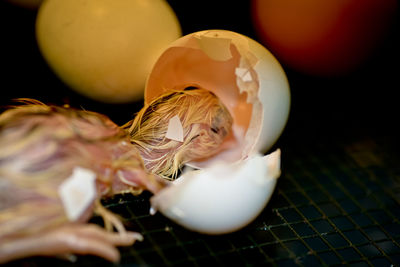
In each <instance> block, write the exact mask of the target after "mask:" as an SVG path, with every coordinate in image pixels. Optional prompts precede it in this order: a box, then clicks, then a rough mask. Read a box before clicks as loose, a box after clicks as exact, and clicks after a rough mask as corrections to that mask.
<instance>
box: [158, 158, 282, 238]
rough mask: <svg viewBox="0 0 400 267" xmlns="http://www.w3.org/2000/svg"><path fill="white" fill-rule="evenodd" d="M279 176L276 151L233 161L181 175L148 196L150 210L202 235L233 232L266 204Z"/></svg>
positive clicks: (250, 219) (258, 212)
mask: <svg viewBox="0 0 400 267" xmlns="http://www.w3.org/2000/svg"><path fill="white" fill-rule="evenodd" d="M279 175H280V150H277V151H276V152H274V153H272V154H270V155H268V156H265V157H262V156H259V155H253V156H252V157H250V158H248V159H246V160H244V161H241V162H237V163H233V164H226V163H219V164H214V165H213V166H211V167H210V168H206V169H202V170H198V171H190V172H188V173H185V174H183V176H181V177H180V178H179V179H178V180H176V181H175V182H174V183H173V184H172V185H171V186H169V187H167V188H166V189H163V190H162V191H161V192H159V193H158V194H157V195H155V196H153V197H152V198H151V204H152V207H153V209H155V210H159V211H160V212H161V213H162V214H163V215H165V216H166V217H168V218H170V219H171V220H173V221H175V222H176V223H178V224H180V225H182V226H184V227H186V228H188V229H190V230H193V231H197V232H201V233H206V234H225V233H229V232H233V231H236V230H238V229H240V228H242V227H244V226H246V225H247V224H249V223H250V222H251V221H253V220H254V219H255V218H256V217H257V216H258V215H259V214H260V212H261V211H262V210H263V209H264V207H265V206H266V204H267V203H268V201H269V199H270V197H271V195H272V193H273V191H274V188H275V185H276V181H277V179H276V178H278V177H279Z"/></svg>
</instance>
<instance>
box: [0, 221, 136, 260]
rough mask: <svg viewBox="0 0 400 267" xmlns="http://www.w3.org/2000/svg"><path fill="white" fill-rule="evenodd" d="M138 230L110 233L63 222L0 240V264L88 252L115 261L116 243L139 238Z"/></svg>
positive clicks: (91, 225)
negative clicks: (49, 228)
mask: <svg viewBox="0 0 400 267" xmlns="http://www.w3.org/2000/svg"><path fill="white" fill-rule="evenodd" d="M142 239H143V237H142V236H141V235H140V234H139V233H134V232H126V233H124V234H120V233H110V232H107V231H104V229H102V228H101V227H99V226H97V225H94V224H83V225H82V224H77V225H66V226H63V227H60V228H56V229H53V230H50V231H46V232H43V233H38V234H36V235H33V236H28V237H24V238H19V239H13V240H9V241H8V240H6V241H5V242H4V243H3V244H1V243H0V263H5V262H8V261H11V260H15V259H18V258H22V257H29V256H56V255H62V254H64V255H65V254H83V255H85V254H91V255H95V256H99V257H102V258H104V259H106V260H109V261H113V262H117V261H119V259H120V254H119V251H118V250H117V249H116V248H115V246H129V245H132V244H133V243H134V242H135V241H136V240H140V241H141V240H142Z"/></svg>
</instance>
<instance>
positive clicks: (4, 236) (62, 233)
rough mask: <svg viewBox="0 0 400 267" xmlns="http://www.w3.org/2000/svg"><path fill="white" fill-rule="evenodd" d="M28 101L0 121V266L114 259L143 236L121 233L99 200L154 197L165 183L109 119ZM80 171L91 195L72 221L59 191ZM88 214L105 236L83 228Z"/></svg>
mask: <svg viewBox="0 0 400 267" xmlns="http://www.w3.org/2000/svg"><path fill="white" fill-rule="evenodd" d="M26 102H27V103H26V105H22V106H19V107H16V108H13V109H10V110H7V111H5V112H4V113H3V114H1V115H0V263H4V262H7V261H10V260H13V259H17V258H21V257H27V256H33V255H59V254H70V253H77V254H93V255H97V256H100V257H103V258H105V259H108V260H110V261H118V259H119V252H118V250H117V249H116V248H115V246H119V245H124V246H126V245H131V244H133V243H134V242H135V240H137V239H139V240H140V239H141V238H142V237H141V235H140V234H138V233H133V232H128V231H126V230H125V228H124V226H123V225H122V223H121V221H120V219H119V218H118V217H117V216H116V215H114V214H112V213H111V212H110V211H108V210H106V209H105V208H104V207H102V205H101V204H100V201H99V199H100V198H101V197H104V196H111V195H114V194H118V193H121V192H132V193H140V192H141V191H142V190H143V189H148V190H150V191H152V192H153V193H156V192H158V191H159V190H160V189H161V188H162V187H163V183H162V182H161V181H160V180H159V179H158V178H157V177H156V176H154V175H152V174H149V173H148V172H147V171H146V169H145V167H144V165H143V161H142V159H141V157H140V154H139V152H138V150H137V149H136V147H135V146H134V145H132V144H131V143H130V139H129V136H128V135H127V134H126V131H124V130H122V129H121V128H119V127H118V126H117V125H115V124H114V123H113V122H111V121H110V120H109V119H108V118H107V117H105V116H103V115H100V114H97V113H93V112H86V111H80V110H74V109H66V108H62V107H55V106H47V105H44V104H42V103H40V102H36V101H31V100H26ZM77 167H80V168H83V169H86V170H90V172H92V173H94V174H95V177H96V179H95V185H94V187H95V192H96V195H95V198H94V199H93V200H92V201H91V203H90V205H89V206H88V207H87V208H85V210H84V211H83V212H82V213H81V214H80V215H79V216H78V217H77V218H76V219H75V220H71V219H70V218H68V216H67V215H66V210H65V206H64V205H63V202H62V199H61V197H60V195H59V193H58V189H59V188H60V185H61V184H62V183H63V182H64V181H65V180H66V179H68V178H69V177H71V175H72V173H73V172H74V170H75V169H76V168H77ZM93 212H95V213H98V214H99V215H101V216H102V217H103V219H104V222H105V227H106V228H107V230H108V231H105V230H104V229H102V228H101V227H99V226H96V225H94V224H87V221H88V219H89V218H90V217H91V215H92V214H93ZM113 228H115V229H116V230H117V231H118V233H115V232H113Z"/></svg>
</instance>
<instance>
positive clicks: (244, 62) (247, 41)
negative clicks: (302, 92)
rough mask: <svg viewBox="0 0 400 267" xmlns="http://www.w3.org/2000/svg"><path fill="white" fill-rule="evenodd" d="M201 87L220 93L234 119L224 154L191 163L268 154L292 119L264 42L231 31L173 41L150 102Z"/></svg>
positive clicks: (154, 78) (149, 89)
mask: <svg viewBox="0 0 400 267" xmlns="http://www.w3.org/2000/svg"><path fill="white" fill-rule="evenodd" d="M188 86H197V87H200V88H204V89H207V90H210V91H211V92H213V93H214V94H215V95H217V96H218V97H219V98H220V99H221V101H222V102H223V103H224V104H225V106H226V107H227V108H228V110H229V112H230V113H231V115H232V117H233V127H232V129H233V133H231V134H230V135H229V136H228V137H227V138H226V140H225V141H224V144H222V147H223V148H226V149H225V150H224V151H222V152H220V153H218V154H216V155H214V156H212V157H210V158H206V159H203V160H201V161H197V162H191V163H190V164H189V165H191V166H193V167H196V168H204V167H206V166H210V164H212V163H213V162H218V161H225V162H236V161H240V160H243V159H245V158H246V157H248V156H249V155H251V154H252V153H262V154H263V153H265V152H267V151H268V149H269V148H270V147H271V146H272V145H273V144H274V143H275V142H276V140H277V139H278V137H279V136H280V134H281V132H282V131H283V128H284V127H285V125H286V121H287V118H288V115H289V108H290V91H289V84H288V81H287V78H286V75H285V73H284V71H283V69H282V67H281V66H280V64H279V62H278V61H277V60H276V59H275V57H274V56H273V55H272V54H271V53H270V52H269V51H268V50H267V49H266V48H265V47H263V46H262V45H261V44H259V43H257V42H256V41H254V40H252V39H251V38H248V37H246V36H244V35H241V34H238V33H235V32H231V31H225V30H206V31H200V32H195V33H192V34H188V35H186V36H184V37H182V38H179V39H178V40H176V41H175V42H173V43H172V44H171V45H170V46H169V47H168V48H167V49H166V50H165V51H164V52H163V53H162V54H161V56H160V57H159V59H158V60H157V62H156V63H155V65H154V66H153V69H152V71H151V73H150V75H149V76H148V79H147V83H146V88H145V102H146V103H149V102H150V101H152V100H153V99H155V98H156V97H157V96H159V95H161V94H163V93H165V92H167V91H168V90H184V89H185V88H186V87H188Z"/></svg>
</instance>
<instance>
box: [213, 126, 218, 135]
mask: <svg viewBox="0 0 400 267" xmlns="http://www.w3.org/2000/svg"><path fill="white" fill-rule="evenodd" d="M211 131H213V132H214V133H216V134H217V133H218V132H219V129H218V128H213V127H211Z"/></svg>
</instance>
